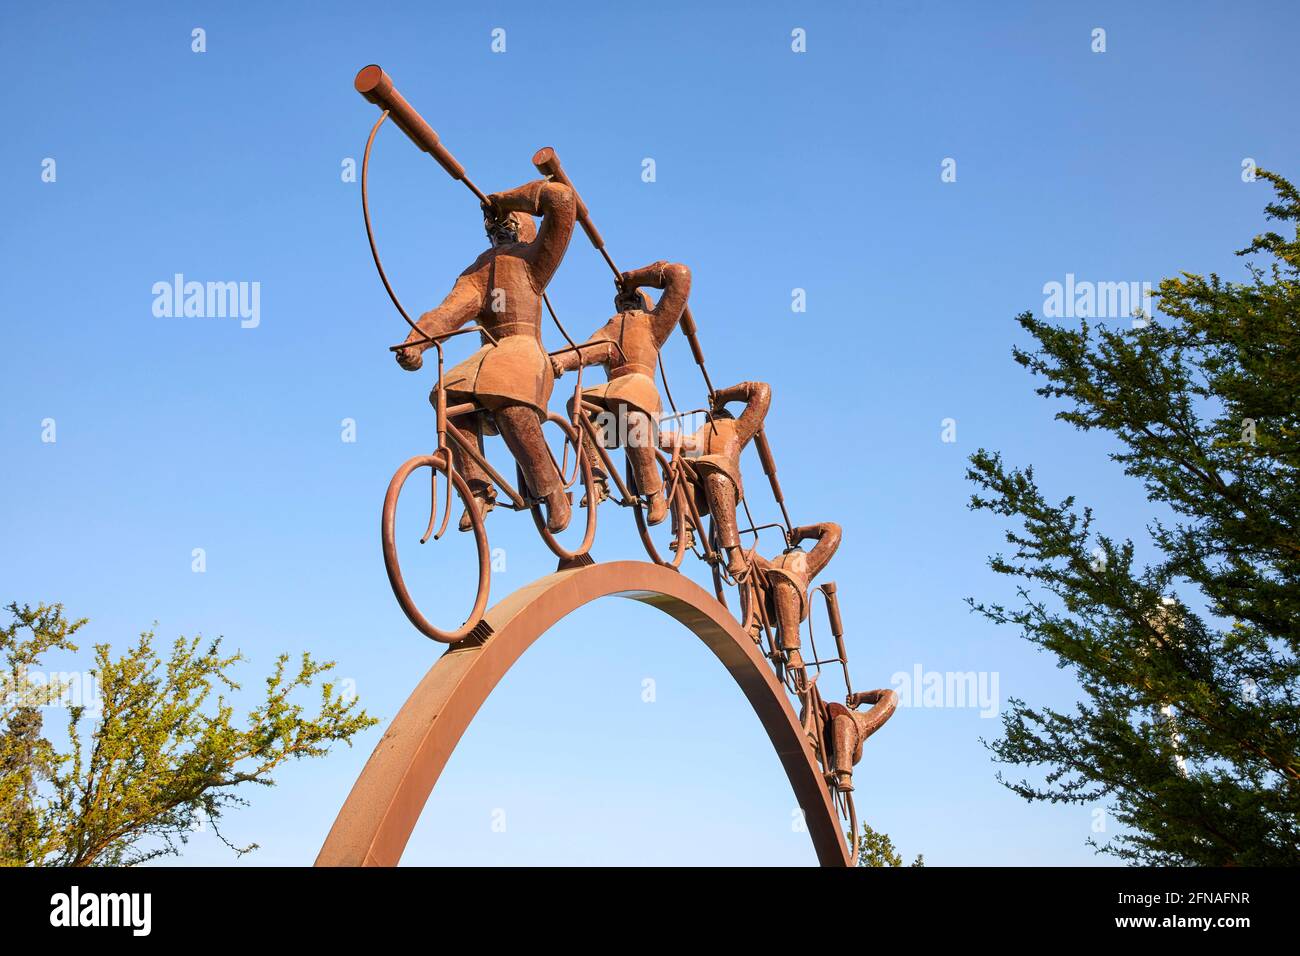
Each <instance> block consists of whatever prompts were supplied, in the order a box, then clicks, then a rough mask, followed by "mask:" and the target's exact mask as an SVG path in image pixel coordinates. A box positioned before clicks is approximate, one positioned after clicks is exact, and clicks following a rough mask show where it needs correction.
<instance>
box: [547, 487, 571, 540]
mask: <svg viewBox="0 0 1300 956" xmlns="http://www.w3.org/2000/svg"><path fill="white" fill-rule="evenodd" d="M572 514H573V506H572V505H570V504H569V493H568V492H567V491H565V490H564V489H563V488H557V489H556V490H555V491H553V492H551V493H550V494H549V495H547V496H546V530H547V531H549V532H550V533H551V534H559V533H560V532H561V531H563V530H564V529H565V528H567V527H568V526H569V518H570V517H571V516H572Z"/></svg>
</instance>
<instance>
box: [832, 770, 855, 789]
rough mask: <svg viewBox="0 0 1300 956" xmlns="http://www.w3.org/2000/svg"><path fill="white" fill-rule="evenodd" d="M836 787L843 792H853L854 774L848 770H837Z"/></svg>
mask: <svg viewBox="0 0 1300 956" xmlns="http://www.w3.org/2000/svg"><path fill="white" fill-rule="evenodd" d="M835 789H837V790H839V791H840V792H841V793H852V792H853V774H852V773H850V772H849V771H847V770H837V771H836V772H835Z"/></svg>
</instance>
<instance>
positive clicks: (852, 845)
mask: <svg viewBox="0 0 1300 956" xmlns="http://www.w3.org/2000/svg"><path fill="white" fill-rule="evenodd" d="M833 792H839V791H833ZM840 796H842V797H843V798H844V804H845V809H846V810H847V811H848V812H847V814H846V816H847V817H848V818H849V833H850V834H852V835H851V836H850V837H849V841H848V843H849V866H857V865H858V811H857V808H856V807H854V806H853V791H851V790H845V791H843V792H840Z"/></svg>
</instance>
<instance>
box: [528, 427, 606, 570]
mask: <svg viewBox="0 0 1300 956" xmlns="http://www.w3.org/2000/svg"><path fill="white" fill-rule="evenodd" d="M546 421H548V422H551V423H553V424H555V425H558V426H559V427H560V430H561V431H562V432H564V440H565V442H567V443H568V444H569V445H571V446H572V447H573V453H574V454H575V455H577V456H578V465H579V467H580V468H581V469H582V484H583V488H585V489H586V492H587V503H588V506H587V527H586V530H585V531H584V533H583V536H582V544H580V545H578V547H576V548H574V549H573V550H572V551H570V550H569V549H568V548H566V547H565V546H564V545H563V544H561V543H560V542H559V540H558V539H557V538H556V537H555V535H553V534H551V532H550V531H548V530H547V528H546V518H545V516H544V514H543V511H542V503H541V502H540V501H536V500H532V501H529V503H528V510H529V511H531V512H532V514H533V523H534V524H535V525H537V531H538V533H539V534H541V536H542V540H543V541H545V542H546V546H547V547H548V548H550V549H551V551H552V553H554V554H555V556H556V557H557V558H559V559H560V560H562V561H570V560H572V559H574V558H580V557H582V556H583V555H584V554H586V553H587V552H588V551H590V550H591V545H592V542H593V541H595V540H596V507H597V502H596V495H595V479H594V478H593V477H592V473H591V462H590V461H588V460H587V456H586V455H583V454H581V453H580V450H579V448H578V433H577V432H576V431H574V430H573V426H572V425H571V424H569V421H568V419H566V418H563V417H562V416H560V415H557V414H555V413H554V412H551V413H550V414H549V415H547V416H546ZM557 470H559V469H558V465H557ZM515 473H516V474H517V475H518V478H519V487H520V488H521V489H526V488H527V487H528V483H527V481H526V480H525V478H524V470H523V468H521V467H520V466H519V465H518V464H516V465H515ZM559 477H560V481H561V482H563V481H564V475H563V474H560V476H559ZM573 507H574V508H577V507H578V506H577V504H574V506H573ZM570 522H572V518H570Z"/></svg>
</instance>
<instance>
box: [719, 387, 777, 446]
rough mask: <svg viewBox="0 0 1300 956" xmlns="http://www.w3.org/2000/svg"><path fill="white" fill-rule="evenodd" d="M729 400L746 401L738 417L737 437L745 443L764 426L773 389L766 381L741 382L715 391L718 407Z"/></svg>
mask: <svg viewBox="0 0 1300 956" xmlns="http://www.w3.org/2000/svg"><path fill="white" fill-rule="evenodd" d="M728 402H744V403H745V410H744V411H743V412H741V413H740V417H739V418H737V419H736V437H737V438H738V439H740V443H741V444H742V445H744V444H746V443H748V442H749V440H750V439H751V438H753V437H754V435H755V434H756V433H757V432H758V430H759V429H760V428H762V427H763V419H764V418H766V417H767V410H768V407H769V406H771V404H772V389H771V387H770V386H769V385H768V384H767V383H766V382H741V383H740V384H739V385H732V386H731V387H730V388H723V389H719V390H718V391H716V392H714V394H713V403H714V404H715V405H716V406H717V407H718V408H721V407H722V406H723V405H726V404H727V403H728Z"/></svg>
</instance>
